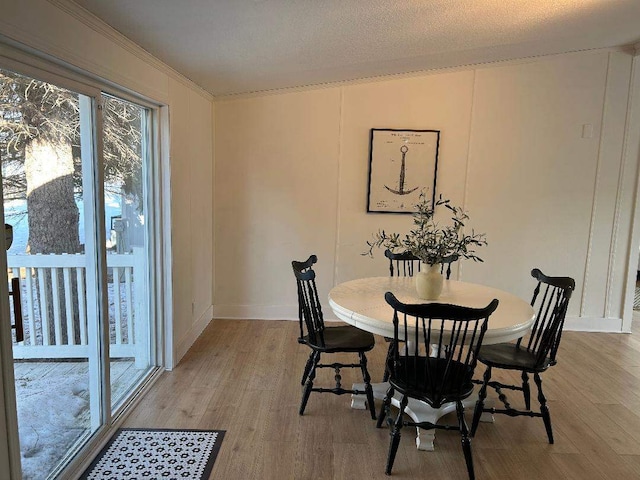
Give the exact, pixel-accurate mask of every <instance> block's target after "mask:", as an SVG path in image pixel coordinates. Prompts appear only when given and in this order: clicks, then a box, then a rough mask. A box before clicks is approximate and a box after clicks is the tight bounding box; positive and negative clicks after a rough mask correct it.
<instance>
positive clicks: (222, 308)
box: [213, 305, 331, 320]
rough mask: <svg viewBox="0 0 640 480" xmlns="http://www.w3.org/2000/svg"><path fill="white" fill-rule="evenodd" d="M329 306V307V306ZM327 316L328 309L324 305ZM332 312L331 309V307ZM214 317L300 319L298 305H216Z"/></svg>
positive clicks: (230, 318)
mask: <svg viewBox="0 0 640 480" xmlns="http://www.w3.org/2000/svg"><path fill="white" fill-rule="evenodd" d="M327 308H328V307H327ZM322 310H323V313H324V314H325V318H326V310H325V307H324V305H323V306H322ZM329 312H331V309H329ZM213 318H225V319H229V320H298V306H297V305H214V306H213Z"/></svg>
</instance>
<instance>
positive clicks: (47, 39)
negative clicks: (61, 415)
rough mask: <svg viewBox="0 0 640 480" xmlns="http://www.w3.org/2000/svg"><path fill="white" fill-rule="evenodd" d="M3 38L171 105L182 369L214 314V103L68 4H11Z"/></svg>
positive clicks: (177, 354) (176, 348) (1, 22)
mask: <svg viewBox="0 0 640 480" xmlns="http://www.w3.org/2000/svg"><path fill="white" fill-rule="evenodd" d="M0 35H3V36H4V37H5V38H6V39H9V40H11V41H16V42H20V43H22V44H24V45H26V46H28V47H31V48H33V49H36V50H38V51H39V52H42V53H45V54H48V55H50V56H52V57H55V59H57V60H62V61H64V62H67V63H68V64H71V65H72V66H74V67H77V68H78V69H80V70H82V71H84V72H87V73H89V74H92V75H95V76H96V77H100V78H101V79H104V80H106V81H108V82H112V83H114V84H117V85H119V86H121V87H123V88H125V89H128V90H130V91H131V92H134V93H137V94H139V95H142V96H144V97H146V98H147V99H149V100H150V101H152V102H155V103H157V104H159V105H166V106H168V110H169V124H170V137H169V139H168V142H167V141H166V139H165V142H164V144H165V145H167V144H168V145H170V150H169V153H168V155H169V161H170V176H171V178H170V190H171V191H170V192H166V193H170V195H171V198H170V204H171V224H172V228H171V232H170V234H171V243H172V245H173V251H172V261H171V265H172V268H173V277H172V278H171V285H172V292H171V293H172V297H173V301H174V304H173V312H172V317H173V332H171V333H172V335H173V347H172V348H173V352H172V353H173V357H174V361H175V362H176V363H177V361H179V359H180V358H181V357H182V356H183V355H184V353H185V352H186V351H187V349H188V348H189V346H190V345H191V344H192V343H193V341H194V340H195V339H196V338H197V336H198V335H199V334H200V333H201V331H202V329H203V328H204V327H205V326H206V324H207V323H208V321H209V320H210V319H211V315H212V288H213V287H212V285H213V273H212V265H213V260H212V248H213V247H212V242H213V226H212V222H213V215H212V201H213V200H212V198H213V197H212V183H213V143H212V142H213V141H212V133H211V132H212V131H213V101H212V97H211V96H210V95H209V94H208V93H206V92H204V91H203V90H201V89H200V88H198V87H197V86H195V85H194V84H193V83H191V82H190V81H188V80H187V79H186V78H184V77H182V76H180V75H179V74H178V73H176V72H174V71H172V70H171V69H169V68H168V67H166V66H165V65H163V64H162V63H160V62H159V61H158V60H156V59H155V58H153V57H151V56H150V55H149V54H147V53H146V52H144V51H143V50H142V49H140V48H139V47H137V46H136V45H134V44H133V43H131V42H129V41H128V40H126V39H124V38H123V37H122V36H121V35H119V34H118V33H117V32H116V31H114V30H112V29H111V28H109V27H107V26H106V25H104V24H102V23H101V22H100V21H98V20H97V19H95V18H94V17H92V16H91V15H89V14H87V13H86V12H84V11H83V10H82V9H80V8H79V7H77V5H75V4H73V3H71V2H68V1H63V0H51V1H47V0H20V1H12V2H4V3H3V8H2V15H1V16H0ZM165 154H166V152H165ZM167 173H169V172H167ZM157 208H160V205H157Z"/></svg>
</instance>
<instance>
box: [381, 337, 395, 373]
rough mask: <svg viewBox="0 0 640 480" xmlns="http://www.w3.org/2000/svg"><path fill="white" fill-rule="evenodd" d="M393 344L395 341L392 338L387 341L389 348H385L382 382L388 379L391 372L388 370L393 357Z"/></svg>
mask: <svg viewBox="0 0 640 480" xmlns="http://www.w3.org/2000/svg"><path fill="white" fill-rule="evenodd" d="M394 346H395V343H394V342H393V340H392V341H391V342H389V348H388V349H387V358H386V360H385V362H384V375H383V376H382V382H388V381H389V375H390V374H391V372H390V371H389V363H390V361H391V359H392V358H393V353H394V351H395V348H394Z"/></svg>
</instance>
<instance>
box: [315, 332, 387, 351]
mask: <svg viewBox="0 0 640 480" xmlns="http://www.w3.org/2000/svg"><path fill="white" fill-rule="evenodd" d="M323 334H324V335H323V336H324V345H321V344H320V342H315V343H314V342H311V341H310V340H309V336H308V335H305V336H304V338H303V341H304V343H306V344H307V345H309V346H310V347H311V348H313V349H314V350H318V351H320V352H327V353H332V352H333V353H335V352H368V351H369V350H371V349H372V348H373V347H374V346H375V344H376V340H375V337H374V336H373V334H372V333H370V332H365V331H363V330H360V329H358V328H356V327H353V326H351V325H343V326H340V327H325V329H324V331H323Z"/></svg>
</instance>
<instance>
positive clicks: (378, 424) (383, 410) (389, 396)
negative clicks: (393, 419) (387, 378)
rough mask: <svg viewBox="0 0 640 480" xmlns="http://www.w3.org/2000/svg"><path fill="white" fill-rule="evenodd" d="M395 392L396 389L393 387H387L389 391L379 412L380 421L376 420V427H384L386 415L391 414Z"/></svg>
mask: <svg viewBox="0 0 640 480" xmlns="http://www.w3.org/2000/svg"><path fill="white" fill-rule="evenodd" d="M394 393H395V390H394V388H393V387H389V388H388V389H387V393H386V395H385V396H384V400H382V406H381V407H380V413H379V414H378V421H377V422H376V428H380V427H382V422H384V419H385V418H386V416H387V415H389V407H390V406H391V399H392V398H393V395H394Z"/></svg>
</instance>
